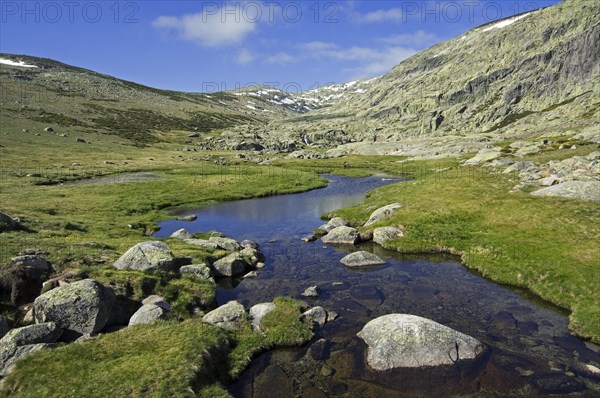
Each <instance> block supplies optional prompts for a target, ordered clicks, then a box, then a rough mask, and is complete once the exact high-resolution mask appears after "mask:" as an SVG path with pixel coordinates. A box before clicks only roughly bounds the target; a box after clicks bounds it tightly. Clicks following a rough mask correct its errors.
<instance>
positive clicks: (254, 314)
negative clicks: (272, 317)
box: [248, 303, 275, 332]
mask: <svg viewBox="0 0 600 398" xmlns="http://www.w3.org/2000/svg"><path fill="white" fill-rule="evenodd" d="M274 309H275V304H274V303H260V304H256V305H254V306H252V307H251V308H250V311H249V312H248V314H249V315H250V323H251V324H252V330H254V331H255V332H260V331H261V330H260V321H262V319H263V318H264V316H265V315H267V314H268V313H269V312H271V311H273V310H274Z"/></svg>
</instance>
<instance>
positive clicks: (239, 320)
mask: <svg viewBox="0 0 600 398" xmlns="http://www.w3.org/2000/svg"><path fill="white" fill-rule="evenodd" d="M202 320H203V321H204V322H206V323H210V324H211V325H215V326H218V327H221V328H223V329H240V328H241V327H242V326H243V324H244V322H245V320H246V309H245V308H244V306H243V305H242V304H240V303H238V302H237V301H230V302H228V303H227V304H225V305H222V306H220V307H219V308H217V309H216V310H212V311H211V312H209V313H208V314H206V315H204V317H203V318H202Z"/></svg>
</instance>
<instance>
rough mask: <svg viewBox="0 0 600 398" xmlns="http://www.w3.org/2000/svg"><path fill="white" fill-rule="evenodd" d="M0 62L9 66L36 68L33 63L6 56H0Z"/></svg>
mask: <svg viewBox="0 0 600 398" xmlns="http://www.w3.org/2000/svg"><path fill="white" fill-rule="evenodd" d="M0 64H4V65H10V66H20V67H23V68H37V66H35V65H29V64H26V63H25V62H24V61H13V60H10V59H6V58H0Z"/></svg>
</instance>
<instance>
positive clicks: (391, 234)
mask: <svg viewBox="0 0 600 398" xmlns="http://www.w3.org/2000/svg"><path fill="white" fill-rule="evenodd" d="M403 236H404V231H402V230H401V229H400V228H398V227H379V228H375V229H374V230H373V242H375V243H377V244H379V245H381V246H383V245H385V243H386V242H387V241H388V240H392V239H398V238H402V237H403Z"/></svg>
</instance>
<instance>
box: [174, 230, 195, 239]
mask: <svg viewBox="0 0 600 398" xmlns="http://www.w3.org/2000/svg"><path fill="white" fill-rule="evenodd" d="M169 237H170V238H176V239H192V234H190V233H189V232H188V231H186V230H185V228H181V229H178V230H177V231H175V232H173V233H172V234H171V236H169Z"/></svg>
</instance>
